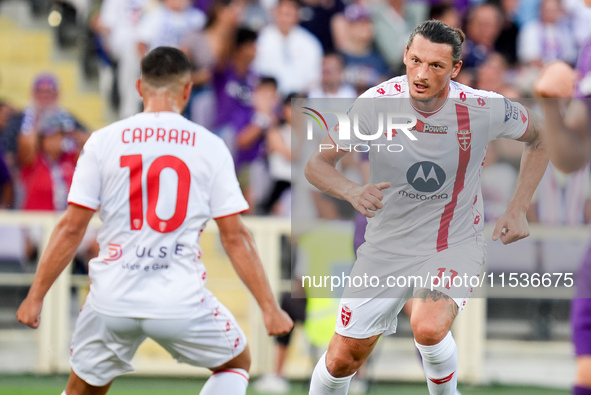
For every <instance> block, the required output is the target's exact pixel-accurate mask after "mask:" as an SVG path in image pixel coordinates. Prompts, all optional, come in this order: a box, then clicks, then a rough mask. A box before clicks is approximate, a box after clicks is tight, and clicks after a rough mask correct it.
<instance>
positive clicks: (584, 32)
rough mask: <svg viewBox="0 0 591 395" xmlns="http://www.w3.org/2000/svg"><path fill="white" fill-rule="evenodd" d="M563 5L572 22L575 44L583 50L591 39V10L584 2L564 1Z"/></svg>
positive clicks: (581, 0) (579, 0) (575, 0)
mask: <svg viewBox="0 0 591 395" xmlns="http://www.w3.org/2000/svg"><path fill="white" fill-rule="evenodd" d="M561 5H562V8H563V10H564V12H565V13H566V14H567V15H568V18H569V19H570V20H571V21H572V29H573V35H574V37H575V43H576V45H577V48H579V49H581V48H582V47H583V46H584V45H585V44H586V43H587V42H588V41H589V39H591V23H589V21H591V8H590V7H587V6H586V5H585V1H584V0H562V2H561Z"/></svg>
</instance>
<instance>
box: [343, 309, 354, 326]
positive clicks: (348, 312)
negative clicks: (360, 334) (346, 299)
mask: <svg viewBox="0 0 591 395" xmlns="http://www.w3.org/2000/svg"><path fill="white" fill-rule="evenodd" d="M351 313H352V311H351V309H350V308H349V307H347V306H343V308H342V309H341V322H342V323H343V326H345V327H346V326H347V325H349V322H351Z"/></svg>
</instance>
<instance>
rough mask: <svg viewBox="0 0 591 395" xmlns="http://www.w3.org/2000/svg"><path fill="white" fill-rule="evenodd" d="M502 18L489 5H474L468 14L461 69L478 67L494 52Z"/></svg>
mask: <svg viewBox="0 0 591 395" xmlns="http://www.w3.org/2000/svg"><path fill="white" fill-rule="evenodd" d="M502 18H503V16H502V14H501V11H500V10H499V8H498V7H497V6H495V5H493V4H490V3H483V4H479V5H476V6H474V7H473V8H472V9H471V10H470V11H469V12H468V17H467V22H466V41H465V42H464V47H463V53H462V61H463V62H464V64H463V68H474V67H478V66H480V64H482V63H483V62H484V61H486V58H487V57H488V55H489V54H491V53H492V52H494V49H495V42H496V41H497V38H498V37H499V34H500V33H501V29H502V27H503V25H502V23H503V19H502Z"/></svg>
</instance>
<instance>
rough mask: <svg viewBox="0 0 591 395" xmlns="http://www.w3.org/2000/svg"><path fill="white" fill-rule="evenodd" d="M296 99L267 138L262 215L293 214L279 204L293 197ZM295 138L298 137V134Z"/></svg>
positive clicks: (288, 103) (287, 104)
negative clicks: (266, 179)
mask: <svg viewBox="0 0 591 395" xmlns="http://www.w3.org/2000/svg"><path fill="white" fill-rule="evenodd" d="M296 97H298V96H297V95H296V94H291V95H288V96H287V97H286V98H285V100H284V101H283V107H282V109H281V118H282V120H281V123H280V124H279V125H277V126H275V127H272V128H270V129H269V131H268V132H267V134H266V136H265V142H266V145H267V157H268V159H269V175H270V176H271V191H270V193H269V194H268V196H267V197H266V198H265V199H264V201H263V203H262V205H261V210H260V211H261V214H278V215H282V216H289V215H290V214H291V210H290V209H291V207H290V206H291V205H290V204H289V199H287V202H288V203H287V204H284V205H283V207H280V205H279V204H278V203H281V201H283V199H285V197H284V196H291V154H292V135H291V130H292V126H291V99H292V98H296ZM295 137H297V134H296V135H295ZM295 143H296V144H301V143H303V142H298V141H295ZM296 151H297V148H296ZM292 319H293V317H292ZM279 373H280V372H279Z"/></svg>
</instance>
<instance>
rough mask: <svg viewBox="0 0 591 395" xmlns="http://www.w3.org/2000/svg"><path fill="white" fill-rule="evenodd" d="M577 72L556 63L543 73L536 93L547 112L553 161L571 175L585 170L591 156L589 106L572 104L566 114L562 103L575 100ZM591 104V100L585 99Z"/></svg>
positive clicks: (547, 133)
mask: <svg viewBox="0 0 591 395" xmlns="http://www.w3.org/2000/svg"><path fill="white" fill-rule="evenodd" d="M576 78H577V74H576V72H575V71H574V70H573V69H572V68H571V67H570V66H569V65H567V64H566V63H564V62H554V63H551V64H549V65H548V66H547V67H545V68H544V70H542V72H541V73H540V77H539V78H538V80H537V81H536V83H535V85H534V93H535V95H536V96H537V97H539V98H540V99H539V100H538V103H539V104H540V107H541V108H542V110H543V111H544V115H545V119H544V133H545V140H546V142H547V144H548V147H549V150H548V151H549V152H548V154H549V156H550V160H551V161H552V163H553V164H554V166H556V167H557V168H558V169H559V170H561V171H563V172H566V173H571V172H573V171H576V170H578V169H580V168H581V167H583V166H584V165H585V164H586V163H587V162H588V161H589V156H590V155H591V136H590V135H589V114H588V109H587V108H588V106H587V105H586V104H585V103H583V102H582V101H580V100H571V101H570V102H569V103H568V105H567V107H566V113H564V115H563V113H561V112H562V110H563V108H562V107H564V105H561V104H564V103H563V101H564V100H561V99H567V98H570V97H572V96H573V93H574V83H575V81H576ZM585 100H591V99H585Z"/></svg>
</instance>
